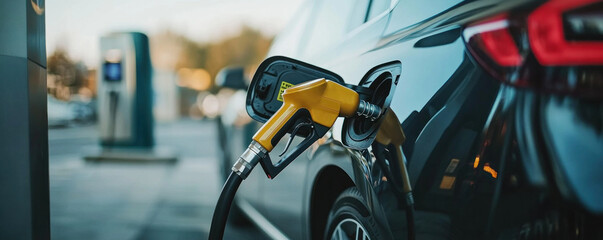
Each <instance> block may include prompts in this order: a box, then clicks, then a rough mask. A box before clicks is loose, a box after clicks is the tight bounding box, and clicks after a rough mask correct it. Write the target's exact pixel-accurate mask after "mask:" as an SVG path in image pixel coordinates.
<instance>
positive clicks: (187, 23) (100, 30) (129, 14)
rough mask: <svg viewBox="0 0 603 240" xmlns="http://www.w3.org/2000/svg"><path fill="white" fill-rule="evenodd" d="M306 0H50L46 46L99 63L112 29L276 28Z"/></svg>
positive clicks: (202, 34)
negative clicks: (103, 42) (104, 37)
mask: <svg viewBox="0 0 603 240" xmlns="http://www.w3.org/2000/svg"><path fill="white" fill-rule="evenodd" d="M302 1H303V0H92V1H86V0H51V1H46V12H45V13H46V49H47V53H48V55H50V54H52V52H54V50H55V49H56V47H57V46H62V47H64V48H66V49H67V50H68V52H69V55H70V56H71V57H72V58H74V59H76V60H83V61H84V62H85V63H86V64H88V65H94V64H96V60H97V56H98V51H99V50H98V48H99V46H98V44H99V43H98V39H99V37H100V36H102V35H104V34H107V33H109V32H113V31H141V32H145V33H147V34H149V35H153V34H155V33H157V32H160V31H162V30H165V29H171V30H172V31H174V32H177V33H181V34H184V35H186V36H188V37H189V38H191V39H193V40H196V41H212V40H219V39H221V38H223V37H225V36H228V35H233V34H236V33H237V32H238V30H239V29H240V27H241V26H242V25H243V24H246V25H249V26H251V27H253V28H256V29H259V30H261V31H262V32H264V33H265V34H267V35H271V34H276V33H277V32H278V31H279V30H280V29H281V28H282V27H284V25H285V24H286V23H287V22H288V21H289V20H290V18H291V17H292V15H293V14H294V13H295V12H296V11H297V9H298V7H299V6H300V4H301V3H302Z"/></svg>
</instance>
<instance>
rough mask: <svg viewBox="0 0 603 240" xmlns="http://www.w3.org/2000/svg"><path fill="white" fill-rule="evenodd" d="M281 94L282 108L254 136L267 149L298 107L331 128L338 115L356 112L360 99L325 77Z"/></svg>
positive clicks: (352, 91) (353, 92)
mask: <svg viewBox="0 0 603 240" xmlns="http://www.w3.org/2000/svg"><path fill="white" fill-rule="evenodd" d="M282 97H283V105H282V106H281V108H280V109H279V110H278V111H277V112H276V113H274V115H272V117H270V119H269V120H268V121H267V122H266V123H264V125H263V126H262V127H261V128H260V130H258V132H257V133H256V134H255V135H254V136H253V140H254V141H256V142H258V143H259V144H260V145H262V147H264V148H265V149H266V150H268V151H272V149H273V148H274V145H273V140H272V139H273V138H274V137H275V136H276V135H277V133H278V132H279V131H280V130H281V128H283V127H284V126H285V124H286V123H287V122H288V121H290V120H292V119H291V118H292V117H294V116H295V113H296V112H298V111H299V110H300V109H306V110H307V111H308V112H309V113H310V117H311V120H312V121H313V122H315V123H318V124H320V125H322V126H325V127H328V128H331V127H332V126H333V123H335V120H336V119H337V117H340V116H342V117H348V116H353V115H354V114H356V110H357V109H358V103H359V102H360V99H359V97H358V93H356V92H355V91H354V90H352V89H349V88H347V87H344V86H342V85H339V84H338V83H336V82H333V81H329V80H326V79H324V78H323V79H317V80H313V81H309V82H306V83H303V84H299V85H296V86H293V87H291V88H289V89H286V90H285V91H284V92H283V95H282ZM293 120H295V119H293ZM274 142H278V141H274Z"/></svg>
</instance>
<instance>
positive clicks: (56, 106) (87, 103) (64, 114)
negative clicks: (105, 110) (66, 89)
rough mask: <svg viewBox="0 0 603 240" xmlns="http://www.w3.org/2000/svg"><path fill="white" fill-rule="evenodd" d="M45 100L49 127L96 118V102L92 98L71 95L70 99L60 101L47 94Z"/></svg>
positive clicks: (86, 121)
mask: <svg viewBox="0 0 603 240" xmlns="http://www.w3.org/2000/svg"><path fill="white" fill-rule="evenodd" d="M47 101H48V126H49V127H66V126H68V125H69V124H71V123H80V124H81V123H91V122H94V121H95V120H96V110H95V108H96V103H95V102H94V100H93V99H90V98H84V97H82V96H79V95H73V96H72V98H71V99H70V101H61V100H58V99H56V98H54V97H52V96H50V95H48V96H47Z"/></svg>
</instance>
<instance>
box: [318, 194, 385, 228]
mask: <svg viewBox="0 0 603 240" xmlns="http://www.w3.org/2000/svg"><path fill="white" fill-rule="evenodd" d="M326 229H327V231H326V232H325V236H324V239H331V240H335V239H363V240H365V239H381V234H380V233H379V230H378V228H377V224H376V222H375V219H374V218H373V216H371V215H370V213H369V211H368V208H367V204H366V201H365V200H364V198H362V195H360V192H358V189H357V188H356V187H351V188H348V189H346V190H345V191H343V192H342V193H341V194H340V195H339V197H337V200H335V203H334V204H333V207H331V211H330V212H329V218H328V220H327V227H326Z"/></svg>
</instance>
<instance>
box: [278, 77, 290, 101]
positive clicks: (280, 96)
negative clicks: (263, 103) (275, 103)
mask: <svg viewBox="0 0 603 240" xmlns="http://www.w3.org/2000/svg"><path fill="white" fill-rule="evenodd" d="M290 87H293V84H291V83H288V82H285V81H283V82H281V88H280V90H279V91H278V96H277V97H276V100H279V101H281V102H282V101H283V92H284V91H285V89H287V88H290Z"/></svg>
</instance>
